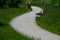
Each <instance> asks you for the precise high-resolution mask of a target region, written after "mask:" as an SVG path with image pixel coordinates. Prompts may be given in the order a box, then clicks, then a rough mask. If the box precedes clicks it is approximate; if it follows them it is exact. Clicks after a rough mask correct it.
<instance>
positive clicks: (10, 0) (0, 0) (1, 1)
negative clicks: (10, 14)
mask: <svg viewBox="0 0 60 40" xmlns="http://www.w3.org/2000/svg"><path fill="white" fill-rule="evenodd" d="M21 3H22V2H21V0H0V8H4V7H5V6H9V7H16V8H17V7H18V6H19V4H21Z"/></svg>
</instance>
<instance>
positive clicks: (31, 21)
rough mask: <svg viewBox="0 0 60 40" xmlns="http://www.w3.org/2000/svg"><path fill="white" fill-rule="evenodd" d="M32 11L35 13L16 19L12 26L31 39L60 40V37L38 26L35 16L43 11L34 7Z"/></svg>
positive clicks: (11, 23)
mask: <svg viewBox="0 0 60 40" xmlns="http://www.w3.org/2000/svg"><path fill="white" fill-rule="evenodd" d="M32 9H33V11H31V12H28V13H26V14H23V15H21V16H18V17H16V18H14V19H13V20H12V21H11V22H10V25H11V26H12V27H13V28H14V29H15V30H16V31H18V32H19V33H22V34H23V35H27V36H28V37H31V38H32V37H33V38H34V39H35V40H37V39H39V40H40V39H41V40H60V36H58V35H55V34H52V33H50V32H48V31H46V30H44V29H42V28H40V27H39V26H38V25H36V22H35V17H36V15H35V14H36V13H39V12H40V11H41V10H42V9H41V8H39V7H35V6H32Z"/></svg>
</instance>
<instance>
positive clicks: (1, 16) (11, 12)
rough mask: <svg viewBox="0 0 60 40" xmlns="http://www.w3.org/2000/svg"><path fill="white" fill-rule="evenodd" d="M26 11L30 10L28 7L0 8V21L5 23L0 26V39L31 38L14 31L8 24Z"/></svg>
mask: <svg viewBox="0 0 60 40" xmlns="http://www.w3.org/2000/svg"><path fill="white" fill-rule="evenodd" d="M28 11H30V10H29V9H28V8H7V9H6V8H5V9H0V22H2V23H4V24H5V25H4V26H0V40H31V39H30V38H28V37H27V36H23V35H21V34H20V33H17V32H16V31H14V29H13V28H11V26H10V25H9V22H10V21H11V20H12V19H13V18H15V17H16V16H19V15H22V14H23V13H25V12H28Z"/></svg>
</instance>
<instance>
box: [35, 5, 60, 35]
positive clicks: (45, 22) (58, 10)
mask: <svg viewBox="0 0 60 40" xmlns="http://www.w3.org/2000/svg"><path fill="white" fill-rule="evenodd" d="M36 23H37V25H39V26H40V27H41V28H43V29H45V30H48V31H50V32H52V33H55V34H57V35H60V7H52V6H48V7H47V8H46V12H45V15H43V16H41V17H40V18H37V17H36Z"/></svg>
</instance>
